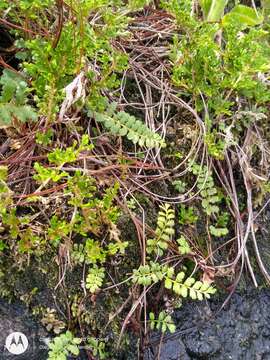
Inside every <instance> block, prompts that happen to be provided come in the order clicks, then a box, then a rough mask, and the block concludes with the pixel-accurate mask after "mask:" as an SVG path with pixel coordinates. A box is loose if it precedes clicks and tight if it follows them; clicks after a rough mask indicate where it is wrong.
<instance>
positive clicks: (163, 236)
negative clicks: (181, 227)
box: [146, 204, 175, 256]
mask: <svg viewBox="0 0 270 360" xmlns="http://www.w3.org/2000/svg"><path fill="white" fill-rule="evenodd" d="M174 218H175V214H174V210H173V209H172V208H171V207H170V205H169V204H164V205H161V206H160V210H159V213H158V218H157V228H156V236H155V238H153V239H148V240H147V243H146V251H147V252H148V253H149V254H151V253H155V254H157V255H158V256H162V255H163V252H164V250H166V249H167V248H168V244H169V242H170V240H171V237H172V235H174Z"/></svg>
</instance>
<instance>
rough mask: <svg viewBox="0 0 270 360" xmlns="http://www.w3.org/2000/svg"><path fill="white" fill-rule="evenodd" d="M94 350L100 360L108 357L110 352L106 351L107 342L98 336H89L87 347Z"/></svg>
mask: <svg viewBox="0 0 270 360" xmlns="http://www.w3.org/2000/svg"><path fill="white" fill-rule="evenodd" d="M88 347H89V349H90V350H91V351H92V353H93V355H94V356H98V358H99V359H100V360H106V359H108V356H109V354H108V353H107V352H106V351H105V342H104V341H101V340H99V339H97V338H94V337H92V336H91V337H90V338H88V343H87V348H88Z"/></svg>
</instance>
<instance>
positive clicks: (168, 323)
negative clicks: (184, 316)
mask: <svg viewBox="0 0 270 360" xmlns="http://www.w3.org/2000/svg"><path fill="white" fill-rule="evenodd" d="M149 321H150V328H151V329H152V330H154V329H157V330H161V331H162V332H163V333H165V332H166V331H167V330H169V332H170V333H174V332H175V330H176V326H175V324H174V322H173V319H172V317H171V315H169V314H166V312H165V311H161V312H160V313H159V314H158V318H157V319H156V318H155V314H154V313H152V312H150V314H149Z"/></svg>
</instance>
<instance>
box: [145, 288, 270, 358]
mask: <svg viewBox="0 0 270 360" xmlns="http://www.w3.org/2000/svg"><path fill="white" fill-rule="evenodd" d="M223 300H224V299H223ZM222 303H223V301H222V299H220V298H219V299H213V300H211V301H208V302H189V303H187V304H185V305H183V306H182V308H181V309H180V310H179V311H178V312H177V313H176V314H175V315H174V318H175V321H176V324H178V327H177V332H176V333H175V334H173V335H168V336H167V335H166V336H165V337H164V339H163V344H162V347H161V350H160V360H195V359H205V360H208V359H209V360H270V290H269V289H262V290H260V291H259V290H258V291H255V290H250V291H248V292H245V293H244V294H240V293H235V294H234V295H233V296H232V298H231V300H230V301H229V303H228V304H227V305H226V306H225V307H224V308H223V309H221V310H220V307H221V305H222ZM151 342H152V346H151V347H149V348H148V349H147V350H146V351H145V360H153V359H157V358H158V356H157V354H158V348H159V339H157V338H155V337H153V339H152V340H151Z"/></svg>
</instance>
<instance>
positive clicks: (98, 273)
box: [85, 266, 105, 294]
mask: <svg viewBox="0 0 270 360" xmlns="http://www.w3.org/2000/svg"><path fill="white" fill-rule="evenodd" d="M104 278H105V269H104V267H100V268H99V267H97V266H93V267H92V268H90V269H89V271H88V275H87V277H86V285H85V287H86V289H89V291H90V293H92V294H94V293H95V292H97V290H99V289H100V288H101V286H102V284H103V280H104Z"/></svg>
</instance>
